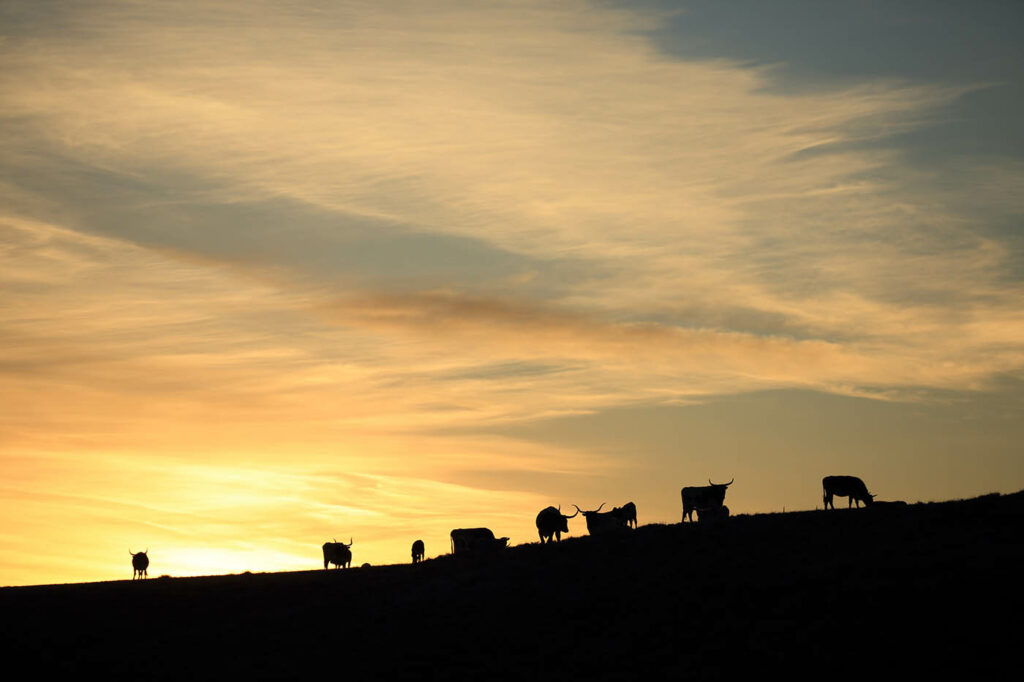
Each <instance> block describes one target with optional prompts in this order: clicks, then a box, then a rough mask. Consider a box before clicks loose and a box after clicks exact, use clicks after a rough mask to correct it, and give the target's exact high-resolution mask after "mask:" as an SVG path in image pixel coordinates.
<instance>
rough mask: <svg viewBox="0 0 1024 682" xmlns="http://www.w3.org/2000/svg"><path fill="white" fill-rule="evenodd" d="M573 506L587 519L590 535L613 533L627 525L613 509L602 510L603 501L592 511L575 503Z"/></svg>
mask: <svg viewBox="0 0 1024 682" xmlns="http://www.w3.org/2000/svg"><path fill="white" fill-rule="evenodd" d="M573 506H574V507H576V511H577V512H579V513H582V514H583V518H585V519H586V520H587V532H588V533H590V534H591V535H602V534H604V533H614V532H615V531H617V530H621V529H623V528H628V527H629V526H628V524H627V523H626V521H625V520H624V519H623V518H622V516H621V515H620V514H616V513H615V512H613V511H606V512H602V511H601V507H603V506H604V502H602V503H601V507H598V508H597V509H595V510H593V511H583V510H582V509H580V508H579V507H577V506H576V505H573Z"/></svg>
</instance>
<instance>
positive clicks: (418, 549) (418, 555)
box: [412, 540, 426, 564]
mask: <svg viewBox="0 0 1024 682" xmlns="http://www.w3.org/2000/svg"><path fill="white" fill-rule="evenodd" d="M425 553H426V548H425V547H424V546H423V540H417V541H416V542H414V543H412V562H413V563H414V564H418V563H419V562H421V561H423V555H424V554H425Z"/></svg>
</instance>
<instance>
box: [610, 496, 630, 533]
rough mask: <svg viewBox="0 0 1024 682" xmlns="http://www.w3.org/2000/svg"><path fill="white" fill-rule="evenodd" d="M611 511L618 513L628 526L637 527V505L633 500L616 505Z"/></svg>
mask: <svg viewBox="0 0 1024 682" xmlns="http://www.w3.org/2000/svg"><path fill="white" fill-rule="evenodd" d="M611 513H612V514H617V515H618V516H619V518H621V519H622V521H623V523H625V524H626V525H627V526H630V527H632V528H636V505H635V504H633V503H632V502H627V503H626V504H624V505H622V506H621V507H615V508H614V509H612V512H611Z"/></svg>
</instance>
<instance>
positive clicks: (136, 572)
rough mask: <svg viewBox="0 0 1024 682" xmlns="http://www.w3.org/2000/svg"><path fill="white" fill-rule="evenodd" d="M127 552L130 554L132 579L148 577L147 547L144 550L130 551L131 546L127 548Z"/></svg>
mask: <svg viewBox="0 0 1024 682" xmlns="http://www.w3.org/2000/svg"><path fill="white" fill-rule="evenodd" d="M128 553H129V554H131V555H132V580H135V579H136V578H148V577H149V572H148V570H147V569H148V568H149V547H147V548H146V551H145V552H134V553H133V552H132V548H131V547H129V548H128Z"/></svg>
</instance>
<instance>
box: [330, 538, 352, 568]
mask: <svg viewBox="0 0 1024 682" xmlns="http://www.w3.org/2000/svg"><path fill="white" fill-rule="evenodd" d="M332 539H333V538H332ZM329 564H334V565H335V566H336V567H338V568H349V567H350V566H351V565H352V538H349V539H348V544H347V545H346V544H345V543H344V542H337V541H335V542H325V543H324V570H327V567H328V565H329Z"/></svg>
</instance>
